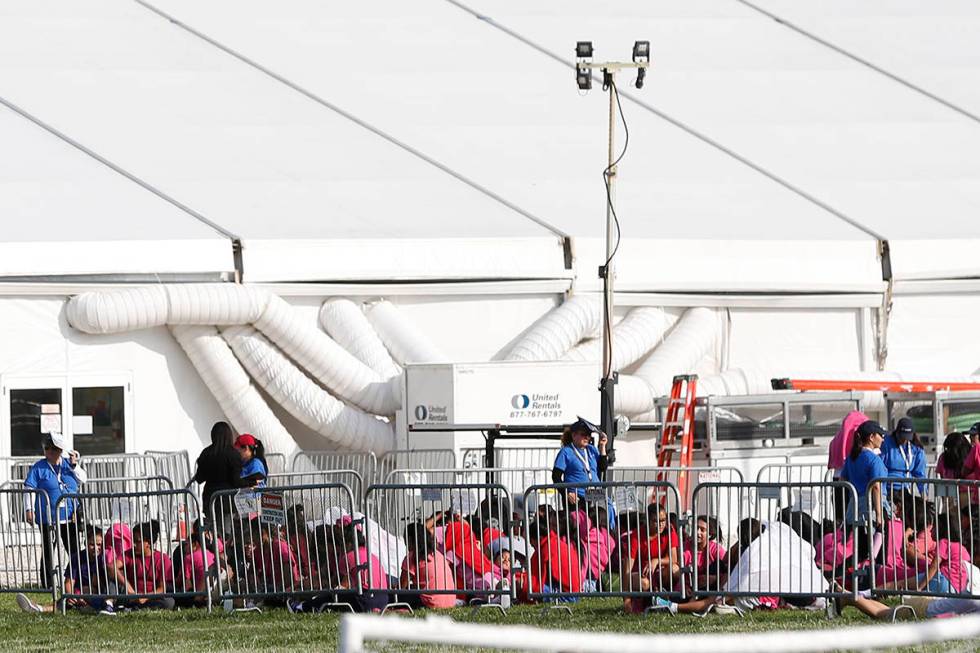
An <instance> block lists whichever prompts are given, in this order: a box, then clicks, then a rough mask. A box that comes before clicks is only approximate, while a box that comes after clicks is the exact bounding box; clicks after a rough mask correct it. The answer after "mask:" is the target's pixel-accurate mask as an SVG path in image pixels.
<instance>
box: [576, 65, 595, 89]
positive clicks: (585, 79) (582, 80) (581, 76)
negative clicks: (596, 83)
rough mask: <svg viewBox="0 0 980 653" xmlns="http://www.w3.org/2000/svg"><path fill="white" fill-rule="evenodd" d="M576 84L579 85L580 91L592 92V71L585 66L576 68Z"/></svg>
mask: <svg viewBox="0 0 980 653" xmlns="http://www.w3.org/2000/svg"><path fill="white" fill-rule="evenodd" d="M575 82H576V83H577V84H578V90H580V91H588V90H590V89H591V88H592V69H591V68H586V67H585V66H575Z"/></svg>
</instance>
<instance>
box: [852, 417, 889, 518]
mask: <svg viewBox="0 0 980 653" xmlns="http://www.w3.org/2000/svg"><path fill="white" fill-rule="evenodd" d="M886 435H888V431H886V430H885V429H883V428H882V427H881V424H879V423H878V422H875V421H872V420H869V421H867V422H864V423H863V424H861V426H859V427H858V429H857V431H856V432H855V433H854V443H853V445H852V446H851V452H850V453H849V454H848V456H847V460H846V461H844V469H843V470H841V478H842V479H844V480H846V481H848V482H850V484H851V485H853V486H854V489H855V491H856V492H857V503H858V505H857V511H856V514H855V507H854V505H853V504H852V503H851V502H850V500H848V505H847V523H849V524H853V523H866V521H867V518H868V515H869V514H870V513H871V511H872V510H873V511H874V515H875V517H877V518H878V523H879V524H884V514H883V513H884V510H885V508H886V506H887V499H886V498H885V497H884V496H883V495H882V492H881V484H880V483H879V484H874V485H871V481H872V479H875V478H883V477H886V476H888V468H887V467H885V463H884V462H883V461H882V460H881V456H879V455H878V449H879V448H880V447H881V443H882V442H884V440H885V436H886Z"/></svg>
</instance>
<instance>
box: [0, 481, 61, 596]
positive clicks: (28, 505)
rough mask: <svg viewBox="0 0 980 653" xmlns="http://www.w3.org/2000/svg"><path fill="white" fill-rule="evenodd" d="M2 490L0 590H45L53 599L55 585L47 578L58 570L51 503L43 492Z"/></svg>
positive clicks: (8, 488)
mask: <svg viewBox="0 0 980 653" xmlns="http://www.w3.org/2000/svg"><path fill="white" fill-rule="evenodd" d="M8 482H9V483H11V485H10V486H8V487H4V488H2V489H0V592H24V593H32V592H38V593H45V594H48V595H50V596H51V599H52V600H54V596H55V595H54V586H53V584H52V583H51V582H46V581H45V579H46V578H48V579H50V578H53V577H54V571H55V564H54V562H55V561H54V554H53V544H52V541H51V533H52V529H51V527H50V526H45V524H51V522H52V520H51V505H50V502H49V501H48V498H47V495H46V494H45V493H44V492H43V491H38V490H32V489H30V488H25V487H23V485H20V486H19V487H15V486H14V484H16V483H20V481H12V482H11V481H8Z"/></svg>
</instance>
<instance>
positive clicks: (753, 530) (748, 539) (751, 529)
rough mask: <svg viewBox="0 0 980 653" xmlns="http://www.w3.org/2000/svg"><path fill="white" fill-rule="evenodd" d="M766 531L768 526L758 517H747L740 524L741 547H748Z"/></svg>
mask: <svg viewBox="0 0 980 653" xmlns="http://www.w3.org/2000/svg"><path fill="white" fill-rule="evenodd" d="M765 532H766V527H765V526H763V525H762V522H760V521H759V520H758V519H753V518H752V517H746V518H745V519H743V520H742V521H741V522H739V525H738V544H739V547H740V548H741V549H745V548H747V547H748V546H749V545H750V544H752V542H754V541H755V540H756V539H757V538H758V537H759V536H760V535H762V534H763V533H765Z"/></svg>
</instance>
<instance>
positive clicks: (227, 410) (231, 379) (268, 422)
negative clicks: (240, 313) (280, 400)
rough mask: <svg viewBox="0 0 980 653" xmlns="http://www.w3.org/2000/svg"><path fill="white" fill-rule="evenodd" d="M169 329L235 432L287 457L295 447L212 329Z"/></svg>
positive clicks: (293, 441) (187, 327) (215, 330)
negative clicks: (247, 435) (249, 434)
mask: <svg viewBox="0 0 980 653" xmlns="http://www.w3.org/2000/svg"><path fill="white" fill-rule="evenodd" d="M170 330H171V331H172V332H173V334H174V337H175V338H176V339H177V342H179V343H180V346H181V347H183V349H184V351H185V352H187V357H188V358H189V359H190V361H191V364H192V365H193V366H194V369H196V370H197V373H198V374H200V375H201V379H203V381H204V384H205V385H206V386H207V387H208V388H209V389H210V390H211V393H212V394H213V395H214V398H215V399H216V400H217V402H218V405H219V406H220V407H221V411H222V412H223V413H224V414H225V417H227V418H228V421H229V422H231V424H232V426H234V427H235V429H236V430H237V431H238V432H239V433H251V434H253V435H254V436H255V437H257V438H259V439H260V440H262V442H263V443H264V444H265V445H266V447H267V448H268V450H269V451H270V452H274V453H282V454H284V455H285V456H286V457H287V458H288V457H290V456H292V455H293V454H294V453H296V451H298V450H299V447H298V446H297V445H296V441H295V440H293V437H292V436H291V435H290V434H289V432H288V431H286V428H285V427H284V426H283V425H282V423H281V422H280V421H279V420H278V419H277V418H276V416H275V415H274V414H273V413H272V410H271V409H270V408H269V406H268V405H267V404H266V403H265V400H263V399H262V396H261V395H260V394H259V392H258V390H256V389H255V387H254V386H253V385H252V383H251V381H249V378H248V374H246V373H245V370H243V369H242V366H241V365H240V364H239V363H238V361H237V360H236V359H235V355H234V354H233V353H232V352H231V350H230V349H229V348H228V345H227V344H226V343H225V341H224V340H222V338H221V336H220V335H218V330H217V329H216V328H214V327H213V326H174V327H171V328H170Z"/></svg>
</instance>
